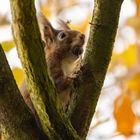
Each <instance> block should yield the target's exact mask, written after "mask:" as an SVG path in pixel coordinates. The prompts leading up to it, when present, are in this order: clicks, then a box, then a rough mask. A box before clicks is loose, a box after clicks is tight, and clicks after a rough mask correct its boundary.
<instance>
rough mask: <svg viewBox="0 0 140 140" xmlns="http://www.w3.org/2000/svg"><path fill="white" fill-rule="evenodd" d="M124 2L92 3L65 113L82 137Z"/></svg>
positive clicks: (107, 60) (91, 112)
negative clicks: (82, 52)
mask: <svg viewBox="0 0 140 140" xmlns="http://www.w3.org/2000/svg"><path fill="white" fill-rule="evenodd" d="M122 2H123V0H95V1H94V11H93V18H92V21H91V28H90V36H89V40H88V44H87V48H86V53H85V57H84V60H83V63H82V66H81V71H80V73H79V76H78V77H77V79H76V80H75V86H76V88H75V91H74V92H75V93H76V94H75V95H76V96H75V97H74V99H73V101H72V103H71V105H70V110H69V112H68V114H69V117H70V118H71V122H72V125H73V126H74V128H75V129H76V130H77V132H78V134H79V135H80V136H81V137H86V135H87V131H88V129H89V125H90V122H91V119H92V117H93V114H94V112H95V108H96V105H97V101H98V98H99V95H100V91H101V88H102V86H103V82H104V79H105V75H106V72H107V68H108V65H109V62H110V59H111V55H112V49H113V44H114V40H115V36H116V31H117V27H118V20H119V14H120V9H121V4H122Z"/></svg>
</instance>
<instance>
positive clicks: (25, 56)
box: [10, 0, 80, 140]
mask: <svg viewBox="0 0 140 140" xmlns="http://www.w3.org/2000/svg"><path fill="white" fill-rule="evenodd" d="M10 5H11V12H12V29H13V36H14V41H15V44H16V46H17V50H18V55H19V57H20V59H21V62H22V66H23V69H24V71H25V75H26V81H27V88H28V90H29V93H30V97H31V100H32V102H33V105H34V108H35V110H36V112H37V114H38V117H39V119H40V122H41V125H42V128H43V131H44V133H45V134H46V135H47V134H48V133H50V132H52V134H51V136H52V138H51V139H50V140H53V139H64V140H72V139H73V140H78V139H80V137H79V136H78V135H77V133H76V131H75V130H74V129H73V127H72V125H71V123H70V121H69V119H68V117H67V116H66V114H65V113H64V111H63V110H62V105H61V104H60V101H59V99H58V97H57V95H56V91H55V87H54V85H53V83H52V80H51V78H50V76H49V73H48V68H47V65H46V61H45V55H44V47H43V43H42V40H41V36H40V32H39V27H38V23H37V19H36V16H35V14H36V11H35V7H34V0H22V1H21V0H10ZM48 130H49V131H48ZM50 130H51V131H50ZM56 135H57V136H56ZM55 136H56V137H55Z"/></svg>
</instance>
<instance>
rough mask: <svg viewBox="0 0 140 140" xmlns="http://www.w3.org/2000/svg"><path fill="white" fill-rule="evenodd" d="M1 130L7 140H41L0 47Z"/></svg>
mask: <svg viewBox="0 0 140 140" xmlns="http://www.w3.org/2000/svg"><path fill="white" fill-rule="evenodd" d="M0 130H1V133H2V136H3V137H4V139H5V140H41V137H40V134H39V129H38V127H37V125H36V122H35V119H34V116H33V115H32V114H31V113H30V112H29V110H28V108H27V105H26V104H25V102H24V100H23V98H22V96H21V95H20V92H19V90H18V87H17V85H16V82H15V80H14V77H13V75H12V71H11V70H10V67H9V65H8V63H7V60H6V57H5V55H4V52H3V50H2V47H1V45H0Z"/></svg>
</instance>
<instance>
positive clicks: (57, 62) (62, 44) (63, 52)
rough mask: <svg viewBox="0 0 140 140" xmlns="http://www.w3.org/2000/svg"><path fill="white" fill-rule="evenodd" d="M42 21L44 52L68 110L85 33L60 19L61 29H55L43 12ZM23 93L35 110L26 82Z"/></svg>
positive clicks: (22, 89)
mask: <svg viewBox="0 0 140 140" xmlns="http://www.w3.org/2000/svg"><path fill="white" fill-rule="evenodd" d="M40 21H41V25H42V27H43V29H42V34H43V35H42V36H43V40H44V42H45V47H44V52H45V58H46V62H47V66H48V68H49V71H50V74H51V77H52V79H53V81H54V84H55V86H56V89H57V93H58V96H59V97H60V100H61V101H62V104H63V108H64V110H66V108H67V105H68V102H69V100H70V87H71V83H72V81H73V78H74V76H73V72H74V69H75V67H76V65H77V63H78V62H79V60H80V59H81V55H82V53H83V44H84V41H85V35H84V34H82V33H81V32H79V31H76V30H72V29H71V28H70V27H69V26H68V23H66V22H64V21H63V20H59V25H60V27H61V28H60V29H55V28H54V27H53V26H52V25H51V23H50V22H49V20H48V19H47V18H46V17H45V16H44V15H42V14H41V15H40V17H39V22H40ZM21 94H22V96H23V98H24V100H25V102H26V104H27V105H28V107H29V108H30V109H31V111H32V112H34V109H33V104H32V103H31V100H30V99H29V98H30V97H29V93H27V90H26V87H25V82H24V84H23V85H22V88H21Z"/></svg>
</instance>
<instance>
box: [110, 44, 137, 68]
mask: <svg viewBox="0 0 140 140" xmlns="http://www.w3.org/2000/svg"><path fill="white" fill-rule="evenodd" d="M112 61H118V62H119V63H122V64H124V65H125V66H126V67H127V68H131V67H132V66H134V65H135V64H136V63H137V61H138V58H137V46H136V45H135V44H130V45H129V46H128V48H127V49H126V50H125V51H123V52H122V53H120V54H115V53H114V54H113V56H112Z"/></svg>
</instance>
